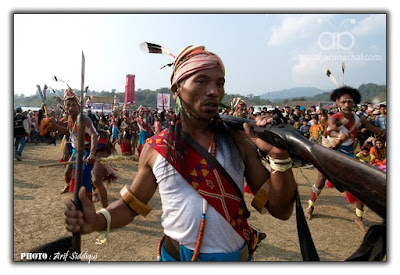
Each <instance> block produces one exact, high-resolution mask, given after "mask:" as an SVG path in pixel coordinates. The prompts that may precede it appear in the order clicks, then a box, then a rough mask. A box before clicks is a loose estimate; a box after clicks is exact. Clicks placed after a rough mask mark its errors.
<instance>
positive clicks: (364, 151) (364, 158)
mask: <svg viewBox="0 0 400 275" xmlns="http://www.w3.org/2000/svg"><path fill="white" fill-rule="evenodd" d="M356 157H357V159H358V160H359V161H361V162H362V163H366V164H369V163H370V162H371V155H370V154H369V149H368V147H366V146H363V147H362V148H361V152H359V153H358V154H357V155H356Z"/></svg>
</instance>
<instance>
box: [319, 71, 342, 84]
mask: <svg viewBox="0 0 400 275" xmlns="http://www.w3.org/2000/svg"><path fill="white" fill-rule="evenodd" d="M322 71H323V72H324V73H325V74H326V76H327V77H329V79H330V80H332V82H333V83H335V85H336V86H337V87H338V88H339V87H340V84H339V82H338V81H337V80H336V78H335V77H334V76H333V74H332V73H331V71H330V70H329V69H328V68H326V67H323V68H322Z"/></svg>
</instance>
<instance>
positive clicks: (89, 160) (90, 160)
mask: <svg viewBox="0 0 400 275" xmlns="http://www.w3.org/2000/svg"><path fill="white" fill-rule="evenodd" d="M95 161H96V156H94V155H92V154H89V156H88V157H87V158H86V163H87V164H89V165H91V166H93V165H94V162H95Z"/></svg>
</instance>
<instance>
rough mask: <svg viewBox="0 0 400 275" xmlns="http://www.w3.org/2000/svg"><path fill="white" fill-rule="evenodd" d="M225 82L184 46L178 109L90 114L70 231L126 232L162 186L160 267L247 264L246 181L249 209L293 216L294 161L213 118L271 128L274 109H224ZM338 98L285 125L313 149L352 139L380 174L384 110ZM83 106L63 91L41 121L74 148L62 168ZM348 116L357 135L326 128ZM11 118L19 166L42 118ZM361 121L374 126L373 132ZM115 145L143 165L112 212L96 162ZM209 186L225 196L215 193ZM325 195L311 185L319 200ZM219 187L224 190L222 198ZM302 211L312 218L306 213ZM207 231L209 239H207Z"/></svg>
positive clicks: (212, 59)
mask: <svg viewBox="0 0 400 275" xmlns="http://www.w3.org/2000/svg"><path fill="white" fill-rule="evenodd" d="M224 75H225V68H224V65H223V63H222V61H221V59H220V58H219V57H218V56H217V55H215V54H213V53H211V52H208V51H206V50H205V48H204V47H203V46H189V47H187V48H185V49H184V50H183V51H182V52H181V54H179V55H178V58H177V59H176V60H175V62H174V65H173V73H172V76H171V91H172V94H173V97H174V99H175V101H176V103H177V107H178V109H177V111H176V112H174V111H166V110H162V111H160V112H159V111H156V110H150V109H148V108H145V107H142V106H139V107H138V108H137V109H136V110H134V109H127V110H122V111H120V110H115V111H114V112H112V113H111V114H109V115H107V114H99V113H98V112H96V113H92V111H91V110H90V109H89V110H88V111H87V115H85V116H84V118H85V119H84V125H83V127H84V130H85V165H84V169H85V171H84V175H85V176H84V182H83V186H84V187H83V188H82V189H81V190H80V191H79V198H80V200H81V201H82V205H83V211H82V212H81V211H78V210H77V209H76V207H75V204H74V203H73V202H72V201H71V202H67V210H66V211H65V215H66V219H65V220H66V223H67V229H68V230H69V231H71V232H78V231H80V232H81V233H91V232H93V231H103V230H109V228H111V229H113V228H118V227H122V226H124V225H126V224H128V223H130V222H131V221H132V220H133V219H134V217H135V216H137V215H142V216H146V215H147V213H148V212H149V211H151V207H150V206H149V205H148V204H147V203H148V201H149V200H150V199H151V197H152V196H153V194H154V192H155V191H156V189H157V188H158V190H159V192H160V196H161V201H162V209H163V213H162V218H161V221H162V226H163V229H164V233H165V235H164V237H163V238H162V239H161V241H160V245H159V248H158V257H159V260H164V261H174V260H204V261H213V260H216V261H223V260H229V261H232V260H245V261H248V260H251V258H252V255H253V253H254V250H255V248H256V247H257V241H258V240H257V237H256V235H254V234H253V233H254V232H255V230H254V229H253V228H252V227H251V225H249V224H248V223H247V218H248V215H249V212H248V210H247V208H246V205H245V203H244V199H243V190H244V187H245V183H246V184H247V186H248V188H249V189H250V191H251V192H252V193H253V194H254V195H255V196H254V200H253V202H254V205H253V206H254V207H255V208H256V210H257V211H258V212H260V213H266V212H268V213H270V214H271V215H272V216H274V217H276V218H278V219H283V220H286V219H288V218H289V217H290V216H291V214H292V211H293V204H294V199H295V196H294V194H295V190H296V182H295V180H294V176H293V173H292V165H293V162H292V160H291V158H290V157H289V153H288V152H287V151H286V150H282V149H278V148H276V147H274V146H272V145H270V144H268V143H267V142H265V141H263V140H261V139H259V138H256V137H254V136H253V135H252V132H251V129H250V127H249V126H248V125H247V124H245V125H244V129H245V132H242V131H238V130H234V129H230V128H227V127H225V126H224V124H223V123H222V122H221V121H219V120H218V114H229V115H232V116H237V117H244V118H248V119H254V120H255V121H256V123H257V125H258V126H265V125H266V124H268V123H270V122H271V121H270V120H269V119H268V118H269V117H270V116H271V114H272V111H270V110H268V109H267V108H263V109H261V108H254V107H251V106H249V107H248V106H247V104H246V102H245V101H244V100H243V99H241V98H233V99H232V100H231V102H230V106H229V107H230V108H224V109H223V108H220V107H219V104H220V102H221V100H222V98H223V97H224V94H225V91H224V82H225V78H224ZM338 90H339V91H340V95H338V96H337V97H332V100H333V101H336V103H337V106H338V107H335V108H331V109H330V110H324V109H320V108H316V107H315V106H312V107H311V108H310V109H306V108H304V107H302V106H294V108H293V107H290V106H286V107H284V108H279V109H280V110H281V112H282V114H283V115H284V117H286V118H287V123H290V124H291V125H292V126H293V127H295V128H297V129H298V130H299V131H300V132H301V133H302V134H303V135H304V136H305V137H306V138H308V139H310V140H312V141H313V142H317V143H321V144H322V140H323V139H324V138H326V137H327V136H332V137H338V138H340V139H341V140H342V142H343V141H347V140H349V139H350V140H351V142H349V144H350V145H351V147H352V152H351V153H353V154H357V156H359V159H360V161H363V162H368V165H376V166H379V167H381V166H382V165H386V149H385V148H386V142H385V140H384V138H385V135H382V133H383V132H384V133H386V106H385V105H379V106H372V105H371V104H369V103H365V104H362V105H361V106H360V108H359V110H355V108H357V104H358V103H359V102H357V101H358V100H356V99H355V98H354V97H352V96H353V94H351V92H349V90H348V88H346V87H343V89H342V90H340V89H338ZM336 91H337V90H335V92H336ZM335 92H334V93H335ZM349 94H350V95H351V96H349ZM343 100H344V101H343ZM342 101H343V102H342ZM79 107H80V105H79V101H78V99H77V97H76V95H75V94H74V93H73V91H72V90H71V89H68V90H67V92H66V94H65V96H64V110H65V113H64V114H62V115H59V116H57V115H56V114H54V116H53V117H49V118H48V121H47V122H46V123H49V125H51V127H49V128H48V129H50V131H48V132H47V133H46V136H47V137H50V138H51V137H54V139H57V138H58V137H60V138H61V137H63V138H64V136H65V137H67V144H71V146H72V148H70V149H71V151H69V152H68V153H65V154H64V153H63V154H64V155H63V160H64V161H68V160H74V159H75V158H76V156H75V149H76V145H77V131H78V130H77V129H78V121H77V116H78V113H79ZM346 108H347V109H346ZM349 110H350V113H351V114H352V113H355V112H356V113H357V115H355V116H356V117H358V116H360V117H362V118H363V119H362V121H363V123H360V124H357V126H358V129H356V131H354V133H355V134H354V135H350V134H348V133H347V134H346V133H345V132H344V131H342V129H339V128H340V127H341V126H346V127H347V123H346V122H343V121H342V120H341V122H340V123H339V122H335V123H336V124H335V123H333V124H332V121H335V119H338V117H340V116H341V114H342V113H343V112H345V117H348V118H349V119H350V120H352V119H353V118H352V116H350V117H349V116H348V115H347V113H346V112H348V111H349ZM15 112H16V114H15V118H14V137H15V158H16V159H17V160H18V161H20V160H22V159H21V156H22V150H23V146H24V145H25V144H24V142H25V141H26V140H29V141H30V142H33V143H36V144H37V142H38V141H39V139H40V138H41V137H40V135H38V134H37V132H38V131H39V130H40V128H41V126H40V124H41V122H42V123H43V118H42V117H41V116H42V112H40V111H39V112H37V114H36V113H34V112H33V113H30V112H28V113H25V114H24V113H22V110H21V108H20V107H17V108H16V110H15ZM338 121H339V120H338ZM365 121H368V125H375V126H374V128H371V127H370V126H368V125H367V124H366V123H364V122H365ZM334 124H335V125H336V126H337V127H336V126H335V127H334ZM339 124H343V125H339ZM350 124H352V125H353V124H356V123H355V122H354V121H353V122H352V123H350ZM374 129H378V130H377V131H375V130H374ZM351 132H352V131H351ZM352 133H353V132H352ZM21 140H22V141H21ZM54 144H55V142H54ZM64 146H65V147H64V148H69V147H68V146H66V145H64ZM115 146H120V149H121V153H122V154H123V155H127V156H134V155H136V154H137V156H138V157H139V165H138V172H137V175H136V177H135V178H134V179H133V183H132V185H131V186H125V187H123V189H122V190H121V198H120V199H119V200H118V201H115V202H113V203H111V204H110V205H109V204H108V199H107V193H106V189H105V187H104V186H103V184H102V179H103V172H104V171H105V167H104V164H102V163H101V162H100V159H101V158H104V157H107V156H110V155H111V154H113V152H115V150H113V149H115ZM341 146H342V145H341ZM257 148H258V149H259V150H261V151H263V152H264V153H265V154H266V155H268V160H269V168H268V169H267V167H265V165H263V163H262V162H261V161H260V155H259V152H258V151H257ZM359 152H360V153H361V155H359ZM215 160H216V161H215ZM72 166H73V167H72V169H71V167H67V170H66V173H65V176H66V182H67V181H68V182H69V181H70V180H71V175H72V173H73V172H72V170H73V169H75V167H74V165H72ZM325 180H326V179H324V180H323V183H324V184H325ZM215 184H219V185H221V186H223V188H213V187H214V186H215ZM69 186H70V185H69ZM321 188H322V187H321V186H318V187H316V190H317V192H318V194H319V192H320V190H321ZM92 189H97V190H98V192H99V194H100V195H99V196H100V201H101V204H102V206H103V209H102V210H101V211H98V212H96V211H95V208H94V206H93V196H92ZM216 189H219V190H224V194H221V193H218V192H219V191H218V190H216ZM69 190H71V188H69ZM313 190H314V188H313ZM226 192H229V196H226V194H225V193H226ZM315 193H316V192H315V191H312V196H313V198H314V197H315V198H316V196H315ZM210 194H211V195H210ZM222 195H223V196H222ZM212 197H221V198H223V200H222V202H221V201H220V200H217V202H216V200H213V199H210V198H212ZM310 201H312V204H311V203H310V207H309V208H308V209H312V210H313V209H314V202H315V199H314V200H310ZM199 209H200V210H201V209H202V211H200V212H199ZM266 209H267V210H268V211H266ZM307 213H308V217H309V218H310V217H311V214H312V211H310V210H308V212H307ZM358 214H359V212H357V215H358ZM206 217H207V221H208V222H207V223H205V219H206ZM360 227H361V226H360ZM205 232H208V234H207V235H206V236H205V235H204V234H205Z"/></svg>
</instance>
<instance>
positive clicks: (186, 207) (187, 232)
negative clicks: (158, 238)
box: [153, 143, 245, 253]
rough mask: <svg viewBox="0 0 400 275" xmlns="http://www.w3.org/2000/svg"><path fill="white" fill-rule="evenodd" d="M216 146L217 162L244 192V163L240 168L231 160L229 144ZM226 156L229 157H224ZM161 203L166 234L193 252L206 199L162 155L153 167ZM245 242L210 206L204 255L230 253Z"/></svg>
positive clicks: (207, 216) (205, 231) (202, 248)
mask: <svg viewBox="0 0 400 275" xmlns="http://www.w3.org/2000/svg"><path fill="white" fill-rule="evenodd" d="M222 147H223V148H220V146H219V145H217V154H216V159H217V160H218V162H219V163H220V164H221V165H222V166H223V167H224V168H225V170H226V171H227V172H228V173H229V175H230V176H231V177H232V178H233V179H234V181H235V182H236V184H237V185H238V187H239V188H240V190H241V192H242V193H243V189H244V164H243V162H242V160H241V159H240V156H239V154H238V153H237V157H238V158H239V160H240V164H239V169H236V168H235V167H234V165H233V164H232V160H231V159H230V158H229V157H228V156H230V152H229V151H228V150H229V149H228V146H227V145H226V143H224V145H223V146H222ZM225 157H227V158H225ZM153 173H154V175H155V178H156V180H157V184H158V187H159V192H160V196H161V203H162V215H161V225H162V227H163V228H164V233H165V234H166V235H168V236H169V237H171V238H172V239H174V240H176V241H177V242H179V243H180V244H182V245H183V246H185V247H186V248H188V249H191V250H194V249H195V246H196V242H197V237H198V234H199V229H200V223H201V216H202V203H203V198H202V197H201V196H200V195H199V194H198V193H197V191H196V190H195V189H194V188H193V187H192V186H191V185H189V183H188V182H187V181H186V180H185V179H184V178H183V177H182V176H181V175H180V174H179V173H178V172H177V171H176V170H175V168H174V167H172V165H170V164H169V163H168V162H167V161H166V160H165V159H164V158H163V157H162V156H161V155H160V154H159V155H158V156H157V159H156V161H155V163H154V166H153ZM244 243H245V241H244V240H243V238H242V237H241V236H240V235H239V234H238V233H237V232H236V231H235V230H234V229H233V227H232V226H231V225H230V224H229V223H228V222H227V221H226V220H225V219H224V218H223V217H222V216H221V215H220V214H219V213H218V212H217V211H216V210H215V209H214V208H213V207H212V206H211V205H208V208H207V212H206V226H205V230H204V237H203V241H202V245H201V249H200V252H201V253H230V252H235V251H238V250H240V249H241V248H242V247H243V246H244Z"/></svg>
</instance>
